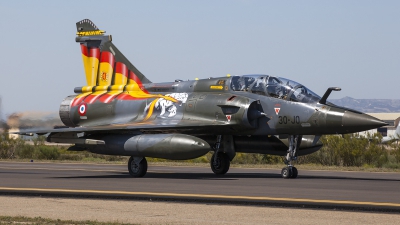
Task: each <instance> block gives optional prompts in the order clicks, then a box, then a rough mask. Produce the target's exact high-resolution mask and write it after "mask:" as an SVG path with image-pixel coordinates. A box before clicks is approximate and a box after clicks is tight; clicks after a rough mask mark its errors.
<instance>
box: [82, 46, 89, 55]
mask: <svg viewBox="0 0 400 225" xmlns="http://www.w3.org/2000/svg"><path fill="white" fill-rule="evenodd" d="M81 52H82V55H84V56H86V57H89V51H88V48H87V47H86V45H85V44H81Z"/></svg>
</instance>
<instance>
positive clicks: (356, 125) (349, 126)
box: [342, 111, 388, 132]
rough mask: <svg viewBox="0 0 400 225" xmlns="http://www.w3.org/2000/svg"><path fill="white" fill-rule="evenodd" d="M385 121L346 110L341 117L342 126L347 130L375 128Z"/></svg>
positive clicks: (355, 130)
mask: <svg viewBox="0 0 400 225" xmlns="http://www.w3.org/2000/svg"><path fill="white" fill-rule="evenodd" d="M385 125H388V124H387V123H385V122H383V121H382V120H379V119H377V118H375V117H372V116H369V115H367V114H363V113H354V112H350V111H346V112H345V113H344V115H343V118H342V126H343V128H345V129H346V131H349V132H360V131H365V130H371V129H375V128H378V127H381V126H385Z"/></svg>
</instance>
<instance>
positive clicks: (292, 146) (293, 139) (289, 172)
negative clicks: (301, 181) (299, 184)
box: [281, 135, 302, 179]
mask: <svg viewBox="0 0 400 225" xmlns="http://www.w3.org/2000/svg"><path fill="white" fill-rule="evenodd" d="M301 138H302V136H301V135H290V136H289V149H288V151H287V155H286V157H285V163H286V165H287V166H286V167H285V168H283V169H282V171H281V175H282V177H283V178H285V179H288V178H296V177H297V175H298V171H297V168H296V167H294V166H293V165H292V162H293V161H295V160H296V159H297V157H296V153H297V149H299V147H300V144H301Z"/></svg>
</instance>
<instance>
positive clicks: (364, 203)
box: [0, 187, 400, 207]
mask: <svg viewBox="0 0 400 225" xmlns="http://www.w3.org/2000/svg"><path fill="white" fill-rule="evenodd" d="M0 191H38V192H39V191H41V192H53V193H54V192H59V193H60V192H62V193H81V194H120V195H121V194H122V195H131V196H134V195H136V196H144V195H145V196H158V197H186V198H188V197H189V198H213V199H216V198H217V199H227V200H238V199H239V200H255V201H277V202H299V203H302V202H304V203H323V204H335V205H339V204H341V205H343V204H345V205H354V206H359V205H365V206H384V207H400V204H399V203H391V202H359V201H345V200H325V199H306V198H278V197H263V196H240V195H237V196H235V195H211V194H179V193H161V192H130V191H101V190H70V189H58V188H48V189H47V188H11V187H0Z"/></svg>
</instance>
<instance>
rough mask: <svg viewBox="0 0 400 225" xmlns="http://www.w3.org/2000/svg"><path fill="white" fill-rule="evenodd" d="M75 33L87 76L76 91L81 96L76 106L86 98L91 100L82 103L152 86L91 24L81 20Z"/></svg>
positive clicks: (108, 38)
mask: <svg viewBox="0 0 400 225" xmlns="http://www.w3.org/2000/svg"><path fill="white" fill-rule="evenodd" d="M76 29H77V33H76V35H77V37H76V39H75V40H76V42H79V43H80V46H81V52H82V61H83V66H84V70H85V75H86V86H84V87H81V88H76V89H75V92H76V93H81V94H80V95H79V96H78V97H77V99H76V101H75V102H76V103H77V102H80V100H82V99H83V98H85V97H86V96H87V98H90V99H87V98H86V99H85V101H89V102H94V101H95V100H96V99H97V98H98V97H100V95H103V94H104V93H106V92H107V91H108V90H111V91H112V95H117V94H119V93H121V92H123V91H124V87H125V86H126V85H127V84H132V82H133V83H135V84H137V85H138V86H141V85H142V84H143V83H151V82H150V80H149V79H147V78H146V77H145V76H144V75H143V74H142V73H141V72H140V71H139V70H138V69H136V67H135V66H133V64H132V63H131V62H130V61H129V60H128V59H127V58H126V57H125V56H124V55H123V54H122V53H121V52H120V51H119V50H118V48H117V47H116V46H115V45H114V44H113V43H112V37H111V35H104V33H105V31H103V30H99V28H97V26H96V25H94V23H93V22H92V21H90V20H89V19H84V20H81V21H79V22H77V23H76ZM132 77H133V78H132ZM128 81H129V82H128ZM89 95H90V96H89ZM109 100H110V98H107V101H109Z"/></svg>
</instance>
